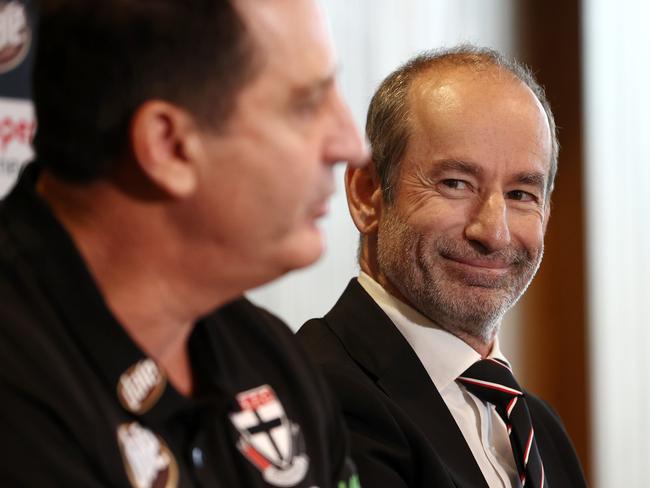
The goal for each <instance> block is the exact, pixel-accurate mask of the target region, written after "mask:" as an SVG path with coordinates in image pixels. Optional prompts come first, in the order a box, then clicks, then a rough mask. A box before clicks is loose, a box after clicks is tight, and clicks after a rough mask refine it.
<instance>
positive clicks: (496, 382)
mask: <svg viewBox="0 0 650 488" xmlns="http://www.w3.org/2000/svg"><path fill="white" fill-rule="evenodd" d="M458 381H459V382H460V383H462V384H463V385H464V386H465V388H467V390H468V391H470V392H471V393H473V394H474V395H476V396H477V397H478V398H480V399H481V400H483V401H484V402H490V403H491V404H493V405H494V406H495V407H496V411H497V413H498V414H499V415H500V416H501V418H502V419H503V421H504V422H505V424H506V427H507V429H508V434H509V436H510V444H511V445H512V451H513V453H514V457H515V462H516V463H517V470H518V471H519V479H520V480H521V484H522V486H525V487H527V488H528V487H531V488H544V487H547V484H546V480H545V479H544V466H543V464H542V458H541V456H540V454H539V450H538V449H537V442H536V441H535V430H534V429H533V424H532V422H531V419H530V412H529V411H528V405H526V399H525V395H524V392H523V391H522V389H521V387H520V386H519V385H518V384H517V381H516V380H515V377H514V376H513V375H512V371H511V370H510V366H509V365H508V364H507V363H506V362H505V361H501V360H499V359H482V360H481V361H477V362H476V363H474V364H473V365H471V366H470V367H469V368H468V369H467V371H465V372H464V373H463V374H462V375H460V376H459V377H458Z"/></svg>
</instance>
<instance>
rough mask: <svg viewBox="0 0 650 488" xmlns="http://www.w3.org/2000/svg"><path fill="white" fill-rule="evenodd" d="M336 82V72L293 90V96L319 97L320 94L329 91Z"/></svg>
mask: <svg viewBox="0 0 650 488" xmlns="http://www.w3.org/2000/svg"><path fill="white" fill-rule="evenodd" d="M335 81H336V72H333V73H330V74H329V75H327V76H325V77H323V78H319V79H317V80H315V81H312V82H310V83H308V84H306V85H302V86H298V87H296V88H294V89H293V96H294V97H295V98H309V97H312V96H317V95H319V94H320V93H322V92H324V91H327V90H328V89H329V88H330V87H331V86H332V85H334V82H335Z"/></svg>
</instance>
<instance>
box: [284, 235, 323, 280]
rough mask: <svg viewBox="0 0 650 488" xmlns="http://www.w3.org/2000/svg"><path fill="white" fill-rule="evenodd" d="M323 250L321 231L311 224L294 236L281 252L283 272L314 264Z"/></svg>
mask: <svg viewBox="0 0 650 488" xmlns="http://www.w3.org/2000/svg"><path fill="white" fill-rule="evenodd" d="M324 252H325V239H324V236H323V233H322V231H321V230H320V229H319V228H318V227H317V226H316V225H313V226H311V227H310V228H307V229H305V230H303V231H302V232H300V234H298V235H296V236H294V238H293V239H292V241H291V243H289V244H288V245H287V247H286V250H285V251H284V252H283V253H282V254H283V256H282V258H281V262H282V263H284V267H285V272H289V271H294V270H297V269H301V268H304V267H306V266H309V265H311V264H314V263H315V262H316V261H318V259H319V258H320V257H321V256H322V255H323V253H324Z"/></svg>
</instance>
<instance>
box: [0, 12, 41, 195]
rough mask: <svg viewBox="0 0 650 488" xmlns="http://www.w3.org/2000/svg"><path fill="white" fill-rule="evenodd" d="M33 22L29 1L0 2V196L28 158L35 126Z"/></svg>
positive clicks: (33, 16)
mask: <svg viewBox="0 0 650 488" xmlns="http://www.w3.org/2000/svg"><path fill="white" fill-rule="evenodd" d="M35 20H36V16H35V12H34V6H33V3H32V1H31V0H10V1H7V0H0V196H2V195H4V194H5V193H6V192H7V190H8V189H9V188H10V187H11V185H12V184H13V182H14V181H15V179H16V176H17V175H18V172H19V171H20V169H21V168H22V166H23V165H24V163H25V162H27V161H29V159H31V157H32V148H31V140H32V136H33V134H34V129H35V127H36V122H35V119H34V110H33V107H32V102H31V85H30V77H31V67H32V58H33V49H32V46H33V45H34V22H35Z"/></svg>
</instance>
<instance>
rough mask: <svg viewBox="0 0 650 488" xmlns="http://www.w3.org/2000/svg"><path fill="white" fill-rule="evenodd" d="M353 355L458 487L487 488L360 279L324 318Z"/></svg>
mask: <svg viewBox="0 0 650 488" xmlns="http://www.w3.org/2000/svg"><path fill="white" fill-rule="evenodd" d="M325 320H326V321H327V323H328V324H329V325H330V327H331V328H332V330H333V331H334V332H335V333H336V334H337V335H338V337H339V339H340V340H341V342H342V343H343V345H344V347H345V348H346V349H347V350H348V352H349V353H350V355H351V357H353V358H355V360H356V361H357V362H358V363H359V364H360V366H361V367H362V368H363V369H364V370H365V371H366V373H367V374H368V375H369V376H370V377H371V378H372V379H373V380H374V381H375V382H376V384H377V385H378V387H379V388H380V389H381V390H382V391H384V392H385V393H386V395H387V396H388V397H389V398H390V399H391V400H392V401H393V402H395V403H396V404H397V405H399V406H400V407H401V408H402V410H404V411H405V412H406V413H407V414H408V415H409V417H410V418H411V419H412V420H413V422H414V423H415V424H416V425H418V426H419V427H420V429H421V430H422V432H423V433H424V435H425V436H426V438H427V439H428V440H429V442H430V443H431V446H432V448H433V449H434V450H435V451H436V452H437V454H438V455H439V456H440V458H441V459H442V460H443V461H444V462H445V464H446V466H447V468H448V469H449V472H450V474H451V475H452V477H453V478H454V481H455V482H456V484H457V485H458V486H463V487H478V486H480V487H486V488H487V483H486V481H485V479H484V478H483V475H482V473H481V470H480V468H479V467H478V464H477V463H476V461H475V460H474V456H473V454H472V452H471V450H470V449H469V446H468V445H467V443H466V442H465V438H464V437H463V435H462V433H461V431H460V429H459V428H458V426H457V425H456V421H455V420H454V418H453V416H452V415H451V412H449V409H448V408H447V406H446V405H445V403H444V401H443V399H442V397H441V396H440V393H438V390H437V389H436V387H435V385H434V384H433V382H432V381H431V378H430V377H429V375H428V373H427V372H426V370H425V369H424V366H422V363H421V362H420V360H419V359H418V357H417V355H416V354H415V352H414V351H413V349H412V348H411V346H410V345H409V344H408V342H407V341H406V339H404V337H403V336H402V334H401V333H400V332H399V330H397V328H396V327H395V326H394V324H393V323H392V322H391V320H390V319H389V318H388V317H387V316H386V314H385V313H384V312H383V311H382V310H381V308H380V307H379V306H378V305H377V304H376V303H375V302H374V301H373V300H372V298H371V297H370V296H369V295H368V294H367V293H366V292H365V290H364V289H363V288H362V287H361V285H360V284H359V283H358V281H357V280H356V279H353V280H352V281H350V283H349V284H348V287H347V288H346V290H345V291H344V292H343V295H342V296H341V298H340V299H339V301H338V302H337V304H336V305H335V306H334V308H332V310H331V311H330V312H329V313H328V314H327V315H326V316H325Z"/></svg>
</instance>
